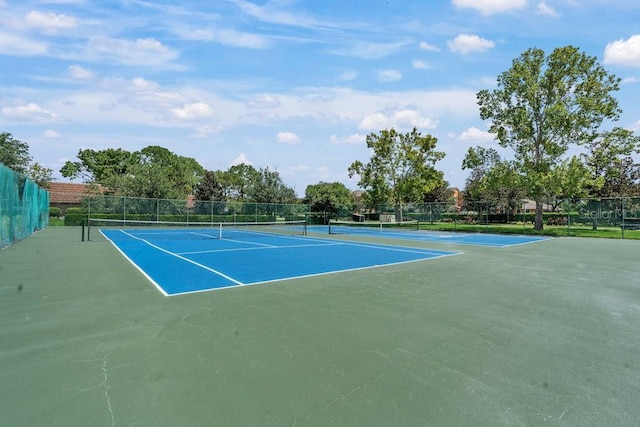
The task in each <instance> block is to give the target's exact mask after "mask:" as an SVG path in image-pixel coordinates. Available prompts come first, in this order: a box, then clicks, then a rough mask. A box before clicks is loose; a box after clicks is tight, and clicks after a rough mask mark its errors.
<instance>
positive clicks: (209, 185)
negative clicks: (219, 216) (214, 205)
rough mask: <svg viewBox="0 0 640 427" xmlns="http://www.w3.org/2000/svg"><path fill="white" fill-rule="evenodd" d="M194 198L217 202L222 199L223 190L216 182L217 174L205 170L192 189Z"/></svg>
mask: <svg viewBox="0 0 640 427" xmlns="http://www.w3.org/2000/svg"><path fill="white" fill-rule="evenodd" d="M194 195H195V196H196V200H207V201H214V202H219V201H223V200H224V190H223V189H222V185H221V184H220V182H218V178H217V174H216V173H215V172H214V171H206V172H205V173H204V176H203V177H202V179H201V180H200V182H199V183H198V185H196V189H195V191H194Z"/></svg>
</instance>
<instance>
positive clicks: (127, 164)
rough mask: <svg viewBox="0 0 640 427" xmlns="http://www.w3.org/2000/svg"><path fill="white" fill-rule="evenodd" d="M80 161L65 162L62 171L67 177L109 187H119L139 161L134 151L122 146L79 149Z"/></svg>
mask: <svg viewBox="0 0 640 427" xmlns="http://www.w3.org/2000/svg"><path fill="white" fill-rule="evenodd" d="M76 157H77V158H78V161H75V162H71V161H67V162H65V164H64V166H63V167H62V169H60V173H61V174H62V176H64V177H65V178H71V179H76V178H81V179H82V180H83V181H84V182H85V183H90V184H101V185H103V186H105V187H109V188H114V189H116V188H119V187H120V184H119V180H120V179H121V178H123V177H125V176H126V175H127V174H129V173H130V171H131V169H132V168H133V166H134V165H135V164H136V163H138V159H137V157H136V155H135V154H134V153H131V152H129V151H126V150H123V149H122V148H107V149H105V150H92V149H86V150H82V149H81V150H79V151H78V154H77V156H76Z"/></svg>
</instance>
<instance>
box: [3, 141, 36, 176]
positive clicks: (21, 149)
mask: <svg viewBox="0 0 640 427" xmlns="http://www.w3.org/2000/svg"><path fill="white" fill-rule="evenodd" d="M0 163H2V164H3V165H5V166H6V167H8V168H10V169H13V170H14V171H16V172H18V173H21V174H24V175H26V174H27V172H28V170H29V163H31V155H30V154H29V145H27V143H25V142H22V141H19V140H17V139H15V138H14V137H13V135H11V134H10V133H8V132H3V133H0Z"/></svg>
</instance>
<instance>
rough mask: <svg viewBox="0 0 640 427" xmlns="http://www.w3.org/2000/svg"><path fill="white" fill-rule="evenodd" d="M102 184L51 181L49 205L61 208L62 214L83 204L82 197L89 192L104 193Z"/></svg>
mask: <svg viewBox="0 0 640 427" xmlns="http://www.w3.org/2000/svg"><path fill="white" fill-rule="evenodd" d="M102 193H103V189H102V187H101V186H95V185H89V184H76V183H72V182H50V183H49V206H50V207H57V208H60V210H61V211H62V215H64V214H65V212H66V211H67V208H70V207H80V206H82V198H83V197H85V196H87V195H89V194H102Z"/></svg>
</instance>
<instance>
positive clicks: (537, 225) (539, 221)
mask: <svg viewBox="0 0 640 427" xmlns="http://www.w3.org/2000/svg"><path fill="white" fill-rule="evenodd" d="M543 228H544V225H543V223H542V202H541V201H540V200H536V219H535V224H534V226H533V229H534V230H542V229H543Z"/></svg>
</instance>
